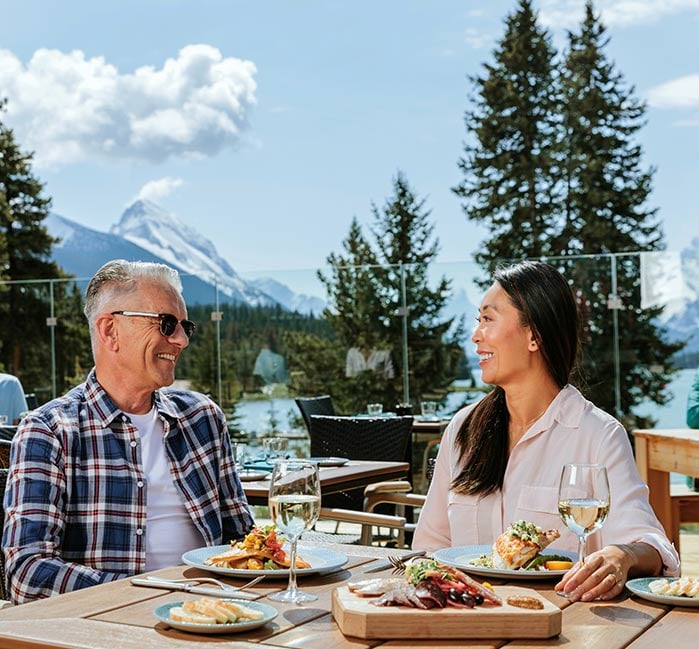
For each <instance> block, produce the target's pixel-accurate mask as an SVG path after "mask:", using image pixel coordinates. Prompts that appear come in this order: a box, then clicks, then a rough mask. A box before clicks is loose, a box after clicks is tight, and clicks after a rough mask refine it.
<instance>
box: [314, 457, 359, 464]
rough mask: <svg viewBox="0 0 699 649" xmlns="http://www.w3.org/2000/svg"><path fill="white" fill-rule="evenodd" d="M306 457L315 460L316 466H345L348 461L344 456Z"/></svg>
mask: <svg viewBox="0 0 699 649" xmlns="http://www.w3.org/2000/svg"><path fill="white" fill-rule="evenodd" d="M308 459H309V460H312V461H313V462H317V463H318V466H345V464H347V463H348V462H349V460H348V459H347V458H346V457H309V458H308Z"/></svg>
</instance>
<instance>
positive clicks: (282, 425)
mask: <svg viewBox="0 0 699 649" xmlns="http://www.w3.org/2000/svg"><path fill="white" fill-rule="evenodd" d="M694 373H695V370H694V369H683V370H679V371H678V372H677V374H676V375H675V378H674V380H673V381H672V382H671V383H670V386H669V391H670V393H671V394H672V395H673V398H672V399H671V400H670V402H669V403H668V404H666V405H664V406H658V405H657V404H654V403H647V404H642V405H640V406H639V407H638V408H637V409H636V411H637V413H638V414H639V415H642V416H648V415H650V416H652V417H653V418H654V419H655V420H656V421H657V423H656V427H657V428H685V427H686V425H687V424H686V413H687V395H688V394H689V389H690V387H691V385H692V380H693V379H694ZM459 383H461V384H462V385H463V384H468V382H467V381H461V382H457V384H459ZM465 396H466V395H465V393H463V392H450V393H449V396H448V398H447V401H446V404H445V406H444V407H443V409H442V411H441V412H440V414H442V415H444V416H448V415H450V414H453V413H454V412H455V411H456V410H458V409H459V407H460V406H461V405H462V404H463V402H464V399H465ZM236 413H237V415H238V416H237V420H236V425H237V427H239V428H240V429H241V430H243V431H245V432H246V433H248V434H249V435H250V436H260V435H263V434H266V433H267V432H269V431H270V430H271V425H270V421H271V418H272V417H274V419H275V420H276V421H277V426H276V428H277V430H279V431H290V430H292V425H291V423H290V421H291V419H293V418H294V417H298V416H299V411H298V408H297V407H296V404H295V403H294V400H293V399H272V400H267V401H241V402H239V403H238V405H237V407H236ZM698 434H699V433H698Z"/></svg>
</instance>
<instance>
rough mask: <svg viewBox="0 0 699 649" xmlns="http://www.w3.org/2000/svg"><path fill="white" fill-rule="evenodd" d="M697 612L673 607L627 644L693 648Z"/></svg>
mask: <svg viewBox="0 0 699 649" xmlns="http://www.w3.org/2000/svg"><path fill="white" fill-rule="evenodd" d="M697 629H699V613H698V612H697V609H695V608H694V609H690V608H675V609H674V610H672V611H670V612H669V613H667V615H665V616H663V617H662V619H660V620H659V621H658V622H657V623H656V624H654V625H653V626H652V627H651V628H650V629H649V630H648V631H646V633H644V634H643V635H642V636H641V637H640V638H637V639H636V640H634V642H632V643H631V644H630V645H629V649H658V647H671V648H672V649H695V647H696V646H697Z"/></svg>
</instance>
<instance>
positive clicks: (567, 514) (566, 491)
mask: <svg viewBox="0 0 699 649" xmlns="http://www.w3.org/2000/svg"><path fill="white" fill-rule="evenodd" d="M558 513H559V514H560V516H561V519H562V520H563V522H564V523H565V525H566V527H567V528H568V529H569V530H570V531H571V532H573V533H574V534H575V535H576V536H577V537H578V559H579V561H580V563H585V542H586V541H587V537H588V536H589V535H590V534H592V533H593V532H595V531H597V530H598V529H599V528H600V527H602V525H604V521H605V520H607V514H609V478H608V477H607V467H606V466H603V465H602V464H566V465H564V466H563V471H562V472H561V483H560V485H559V487H558Z"/></svg>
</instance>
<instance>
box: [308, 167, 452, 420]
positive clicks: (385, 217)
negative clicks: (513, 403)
mask: <svg viewBox="0 0 699 649" xmlns="http://www.w3.org/2000/svg"><path fill="white" fill-rule="evenodd" d="M371 209H372V214H373V222H372V227H371V233H372V235H373V239H374V244H375V245H372V243H370V242H369V241H368V240H367V239H366V238H365V237H364V235H363V234H362V231H361V227H360V226H359V224H358V222H357V220H356V219H354V220H353V221H352V224H351V226H350V232H349V235H348V238H347V239H346V240H345V241H344V242H343V247H344V249H345V255H340V254H335V253H333V254H331V255H330V256H329V257H328V263H329V265H330V273H329V275H328V276H324V275H323V274H322V273H319V278H320V280H321V282H322V283H323V284H324V285H325V287H326V289H327V292H328V298H329V299H328V302H329V305H330V306H329V307H328V309H327V310H326V313H325V316H326V317H327V318H328V322H329V324H330V326H331V328H332V329H333V331H334V333H335V335H336V336H337V345H338V346H339V348H340V349H341V350H342V352H343V353H346V352H347V350H348V349H350V348H352V347H358V348H360V349H361V350H363V351H364V353H368V352H369V351H371V350H372V349H385V350H390V352H391V359H392V364H393V366H394V369H395V376H394V377H393V378H392V379H391V378H387V377H386V376H385V375H381V374H380V373H377V372H373V371H364V372H360V373H358V374H357V375H355V376H353V377H349V378H344V377H343V376H342V374H341V372H342V371H343V370H344V365H343V366H342V367H340V368H338V369H339V370H340V372H339V373H338V376H337V380H336V381H335V383H334V384H333V386H332V390H331V392H332V395H333V399H334V400H335V401H336V402H337V405H338V406H339V408H340V409H341V410H344V411H347V412H357V411H359V410H362V409H364V407H365V405H366V403H367V402H368V401H380V402H382V403H384V404H385V405H386V406H388V407H393V406H394V405H395V403H396V402H398V401H401V400H402V396H403V370H404V368H403V355H402V345H403V339H404V336H403V320H402V318H403V316H404V314H407V348H408V350H409V354H410V355H409V361H408V368H407V370H408V372H409V381H410V386H409V389H410V394H411V396H412V397H413V398H416V399H419V398H421V395H423V394H426V393H427V394H431V395H432V396H434V393H435V391H436V394H437V395H439V394H440V392H439V391H442V392H441V393H442V394H443V393H444V391H445V390H446V387H447V386H448V385H449V383H450V382H451V381H452V380H453V379H454V378H455V373H456V368H457V366H458V364H459V363H460V362H462V361H463V350H462V349H461V344H460V343H461V339H462V338H463V327H462V326H460V325H459V324H458V323H456V324H455V323H454V322H453V321H452V319H440V312H441V310H442V309H443V307H444V306H445V304H446V302H447V300H448V297H449V293H450V283H449V282H448V281H447V280H446V279H445V278H441V279H440V280H439V281H438V282H437V285H436V287H434V288H432V287H431V286H430V285H429V277H428V269H429V265H430V263H431V262H432V261H433V260H434V258H435V256H436V254H437V250H438V245H439V243H438V241H437V240H436V239H433V226H432V225H431V224H430V223H429V216H430V212H429V211H427V210H425V201H424V200H418V199H417V198H416V196H415V195H414V194H413V193H412V191H411V190H410V187H409V185H408V181H407V180H406V178H405V176H404V175H403V174H402V173H400V172H399V173H398V174H397V176H396V178H395V179H394V182H393V195H392V196H391V197H390V198H389V199H387V200H386V203H385V205H384V206H383V208H382V209H379V208H378V207H377V206H376V205H372V208H371ZM403 287H405V296H406V300H405V304H404V303H403ZM343 360H344V359H343Z"/></svg>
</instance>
